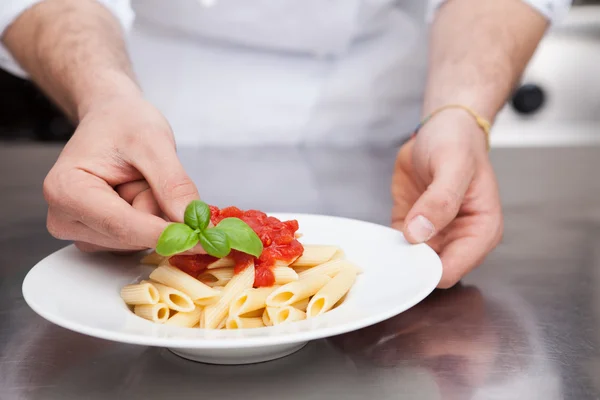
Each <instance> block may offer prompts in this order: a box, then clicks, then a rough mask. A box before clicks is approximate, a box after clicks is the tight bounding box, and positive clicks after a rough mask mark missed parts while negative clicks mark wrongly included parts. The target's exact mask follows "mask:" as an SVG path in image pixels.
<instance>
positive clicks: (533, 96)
mask: <svg viewBox="0 0 600 400" xmlns="http://www.w3.org/2000/svg"><path fill="white" fill-rule="evenodd" d="M545 101H546V94H545V93H544V91H543V90H542V88H541V87H539V86H537V85H534V84H525V85H522V86H521V87H519V88H518V89H517V90H516V91H515V93H514V94H513V97H512V99H511V104H512V107H513V108H514V109H515V111H516V112H518V113H519V114H526V115H528V114H533V113H536V112H537V111H539V110H540V109H541V108H542V107H543V106H544V102H545Z"/></svg>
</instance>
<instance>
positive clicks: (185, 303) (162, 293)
mask: <svg viewBox="0 0 600 400" xmlns="http://www.w3.org/2000/svg"><path fill="white" fill-rule="evenodd" d="M142 282H144V283H148V284H151V285H153V286H154V287H155V288H156V290H157V291H158V295H159V297H160V301H161V302H162V303H165V304H166V305H167V307H169V308H170V309H171V310H174V311H181V312H190V311H192V310H193V309H194V308H195V307H196V306H195V304H194V302H193V301H192V299H191V297H190V296H188V295H187V294H185V293H183V292H182V291H180V290H177V289H173V288H172V287H169V286H166V285H163V284H161V283H157V282H147V281H142Z"/></svg>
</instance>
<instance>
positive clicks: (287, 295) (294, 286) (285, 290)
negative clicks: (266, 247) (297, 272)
mask: <svg viewBox="0 0 600 400" xmlns="http://www.w3.org/2000/svg"><path fill="white" fill-rule="evenodd" d="M330 279H331V278H329V277H328V276H327V275H312V276H309V277H307V278H304V279H300V280H297V281H295V282H290V283H288V284H286V285H283V286H281V287H280V288H278V289H276V290H275V291H273V293H271V294H270V295H269V296H268V297H267V300H266V305H267V307H285V306H289V305H291V304H294V303H296V302H298V301H300V300H304V299H306V298H308V297H310V296H312V295H313V294H315V293H317V292H318V291H319V290H320V289H321V288H322V287H323V286H325V284H326V283H327V282H329V280H330Z"/></svg>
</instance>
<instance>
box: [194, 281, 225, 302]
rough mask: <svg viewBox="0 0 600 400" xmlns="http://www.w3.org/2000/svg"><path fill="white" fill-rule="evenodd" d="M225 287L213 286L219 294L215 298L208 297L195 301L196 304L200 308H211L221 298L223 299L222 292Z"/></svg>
mask: <svg viewBox="0 0 600 400" xmlns="http://www.w3.org/2000/svg"><path fill="white" fill-rule="evenodd" d="M224 287H225V286H213V287H212V288H213V289H214V290H216V291H217V292H218V294H216V295H215V296H213V297H207V298H205V299H199V300H196V301H194V304H196V305H198V306H210V305H211V304H215V303H216V302H217V301H218V300H219V297H221V291H222V290H223V288H224Z"/></svg>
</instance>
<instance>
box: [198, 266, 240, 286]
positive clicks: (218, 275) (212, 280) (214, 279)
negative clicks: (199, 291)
mask: <svg viewBox="0 0 600 400" xmlns="http://www.w3.org/2000/svg"><path fill="white" fill-rule="evenodd" d="M231 278H233V267H224V268H214V269H210V270H206V271H205V272H203V273H201V274H200V275H199V276H198V280H199V281H200V282H202V283H204V284H205V285H207V286H211V287H212V286H225V285H226V284H227V282H229V281H230V280H231Z"/></svg>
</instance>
